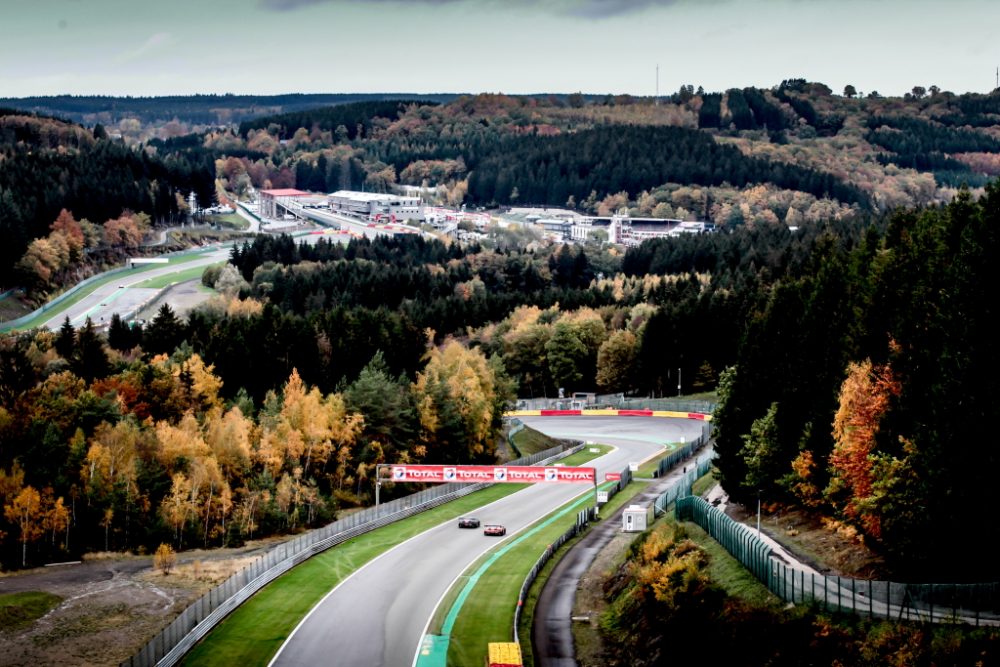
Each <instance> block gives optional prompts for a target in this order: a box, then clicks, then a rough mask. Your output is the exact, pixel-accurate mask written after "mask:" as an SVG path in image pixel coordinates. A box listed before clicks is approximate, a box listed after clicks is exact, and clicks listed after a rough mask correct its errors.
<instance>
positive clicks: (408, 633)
mask: <svg viewBox="0 0 1000 667" xmlns="http://www.w3.org/2000/svg"><path fill="white" fill-rule="evenodd" d="M522 421H524V422H525V423H526V424H527V425H529V426H531V427H532V428H535V429H537V430H539V431H542V432H544V433H546V434H548V435H551V436H553V437H557V438H570V437H575V438H576V439H580V440H594V441H595V442H600V443H602V444H609V445H614V446H616V447H617V448H618V449H616V450H615V451H613V452H611V453H609V454H606V455H605V456H603V457H601V458H600V459H596V460H595V461H593V462H591V463H589V464H587V465H591V466H594V467H596V468H597V475H598V480H603V479H604V473H606V472H612V471H615V472H617V471H620V470H621V469H622V468H624V467H626V466H627V465H628V463H629V462H631V461H641V460H642V459H645V458H647V457H649V456H651V455H653V454H655V453H656V452H658V451H661V450H662V447H663V444H664V443H666V442H679V441H680V439H681V438H682V437H683V438H685V440H690V439H693V438H696V437H697V436H698V434H700V433H701V427H702V423H701V422H695V421H688V420H679V419H664V418H652V417H528V418H524V419H523V420H522ZM580 494H593V487H592V486H590V485H586V484H584V485H578V484H553V485H545V484H539V485H536V486H533V487H529V488H527V489H525V490H523V491H520V492H518V493H515V494H513V495H511V496H508V497H506V498H503V499H501V500H498V501H496V502H494V503H492V504H490V505H488V506H486V507H484V508H482V509H481V510H479V511H477V512H476V516H477V517H478V518H480V519H481V520H482V522H483V523H484V524H485V523H502V524H504V525H505V526H507V538H506V539H510V538H511V537H512V536H513V535H514V534H516V533H517V532H518V531H521V530H523V529H524V528H526V527H527V526H529V525H531V524H532V523H534V522H535V521H537V520H538V519H541V518H542V517H544V516H546V515H547V514H548V513H549V512H551V511H552V510H554V509H555V508H557V507H559V506H560V505H562V504H564V503H565V502H567V501H568V500H570V499H571V498H573V497H575V496H577V495H580ZM500 541H501V540H497V539H496V538H488V537H485V536H484V535H483V534H482V531H481V530H461V529H459V528H458V527H457V525H456V522H453V521H448V522H446V523H444V524H441V525H438V526H436V527H434V528H432V529H430V530H428V531H426V532H424V533H422V534H420V535H417V536H416V537H414V538H412V539H410V540H408V541H407V542H405V543H403V544H401V545H399V546H397V547H395V548H394V549H391V550H390V551H388V552H386V553H385V554H383V555H382V556H380V557H378V558H376V559H375V560H373V561H371V562H370V563H368V564H367V565H365V566H364V567H362V568H361V569H360V570H358V571H357V572H355V573H354V574H353V575H351V576H350V577H349V578H348V579H346V580H345V581H343V582H342V583H341V584H340V585H339V586H338V587H337V588H335V589H334V590H333V591H332V592H331V593H330V594H328V595H327V596H326V597H325V598H324V599H323V600H322V601H321V602H320V603H319V604H318V605H317V606H316V607H314V608H313V610H312V611H311V612H310V614H309V615H308V616H307V617H306V619H305V620H304V621H303V622H302V623H301V624H300V625H299V627H298V628H296V630H295V631H294V632H293V633H292V636H291V637H289V639H288V641H286V642H285V644H284V645H283V646H282V648H281V649H280V650H279V652H278V654H277V655H276V656H275V658H274V660H273V661H272V663H271V664H272V665H282V666H284V665H289V666H291V665H295V666H302V667H305V666H306V665H309V666H312V665H317V664H323V665H340V666H345V667H378V666H386V667H409V666H410V665H413V664H414V663H415V661H416V658H417V653H418V650H419V647H420V643H421V640H422V639H423V635H424V632H425V629H426V627H427V625H428V623H429V621H430V618H431V616H432V615H433V614H434V611H435V609H436V608H437V606H438V603H439V602H440V599H441V598H442V596H443V595H444V594H445V593H446V592H447V590H448V589H449V587H450V586H451V585H452V583H453V582H454V581H455V580H456V579H457V578H458V577H459V576H461V574H462V573H463V572H464V571H465V570H466V569H467V568H468V567H469V566H470V565H471V564H472V563H473V562H474V561H475V560H476V559H477V558H478V557H479V556H481V555H482V554H484V553H485V552H486V551H488V550H489V549H491V548H492V547H494V546H495V545H497V544H498V543H500ZM504 611H505V612H509V610H504Z"/></svg>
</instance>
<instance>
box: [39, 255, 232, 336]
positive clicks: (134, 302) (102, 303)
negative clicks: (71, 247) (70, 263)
mask: <svg viewBox="0 0 1000 667" xmlns="http://www.w3.org/2000/svg"><path fill="white" fill-rule="evenodd" d="M229 252H230V251H229V248H228V247H225V248H219V249H217V250H213V251H209V252H206V253H204V254H202V255H201V256H200V257H198V258H197V259H194V260H191V261H187V262H181V263H176V264H175V263H170V264H163V265H154V266H155V268H153V269H148V268H146V267H142V268H143V269H144V270H142V271H139V269H138V268H136V269H132V270H129V271H122V272H121V273H119V274H117V276H116V278H115V280H113V281H111V282H109V283H107V284H106V285H101V286H100V287H98V288H96V289H94V291H92V292H91V293H90V294H88V295H87V296H85V297H83V298H82V299H80V300H79V301H78V302H76V303H75V304H73V305H72V306H70V307H69V308H67V309H66V310H60V312H59V313H58V314H57V315H54V316H53V317H51V318H50V319H49V320H47V321H46V322H45V323H44V324H42V326H43V327H46V328H48V329H58V328H59V327H61V326H62V324H63V322H65V321H66V317H67V316H68V317H69V321H70V324H72V325H73V326H74V327H80V326H83V325H84V323H85V322H86V320H87V317H90V320H91V322H93V323H94V324H95V325H96V326H102V325H106V324H108V323H110V322H111V316H112V315H114V314H115V313H118V314H119V315H120V316H122V317H124V316H126V315H128V314H130V313H134V312H135V311H136V309H138V308H139V307H141V306H142V305H143V304H145V303H146V302H148V301H149V300H151V299H153V298H155V297H156V296H157V295H158V294H159V293H160V289H158V288H150V287H138V285H141V284H142V283H144V282H146V281H147V280H150V279H152V278H158V277H160V276H165V275H169V274H172V273H178V272H180V271H186V270H188V269H192V268H194V267H198V266H208V265H210V264H216V263H218V262H224V261H226V260H227V259H229Z"/></svg>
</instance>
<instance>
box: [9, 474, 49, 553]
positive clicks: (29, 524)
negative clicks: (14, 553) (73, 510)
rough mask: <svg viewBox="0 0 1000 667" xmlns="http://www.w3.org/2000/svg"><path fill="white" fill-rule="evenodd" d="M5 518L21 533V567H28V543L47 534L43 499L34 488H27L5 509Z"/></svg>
mask: <svg viewBox="0 0 1000 667" xmlns="http://www.w3.org/2000/svg"><path fill="white" fill-rule="evenodd" d="M3 512H4V516H5V517H7V520H8V521H10V522H11V523H14V524H16V525H17V528H18V530H19V531H20V533H21V567H27V565H28V542H34V541H35V540H37V539H38V538H39V537H41V536H42V535H44V534H45V515H44V513H43V512H42V499H41V496H40V495H39V493H38V491H37V490H35V488H34V487H32V486H26V487H24V488H23V489H21V491H20V492H19V493H18V494H17V495H16V496H14V499H13V500H12V501H10V502H9V503H8V504H6V505H4V508H3Z"/></svg>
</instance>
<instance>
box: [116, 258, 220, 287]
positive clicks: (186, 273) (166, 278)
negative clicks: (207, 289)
mask: <svg viewBox="0 0 1000 667" xmlns="http://www.w3.org/2000/svg"><path fill="white" fill-rule="evenodd" d="M223 264H225V262H218V263H216V264H206V265H204V266H195V267H192V268H190V269H182V270H180V271H177V272H175V273H167V274H164V275H162V276H157V277H156V278H150V279H149V280H146V281H144V282H141V283H139V284H138V285H135V287H145V288H150V289H163V288H164V287H167V286H168V285H172V284H174V283H183V282H187V281H189V280H197V279H199V278H201V276H202V274H203V273H205V269H207V268H209V267H211V266H222V265H223Z"/></svg>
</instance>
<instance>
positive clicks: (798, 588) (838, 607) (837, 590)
mask: <svg viewBox="0 0 1000 667" xmlns="http://www.w3.org/2000/svg"><path fill="white" fill-rule="evenodd" d="M674 515H675V516H676V518H677V519H678V520H679V521H693V522H695V523H697V524H698V525H699V526H701V527H702V528H703V529H704V530H705V531H706V532H707V533H708V534H709V535H710V536H711V537H712V538H713V539H714V540H715V541H717V542H718V543H719V544H720V545H722V547H723V548H725V549H726V551H728V552H729V553H730V555H732V556H733V557H734V558H736V559H737V560H738V561H740V563H742V564H743V566H744V567H745V568H747V569H748V570H749V571H750V572H751V573H752V574H753V575H754V576H755V577H756V578H757V580H758V581H760V582H761V583H763V584H764V585H765V586H767V588H768V590H770V591H771V592H772V593H774V594H775V595H777V596H778V597H780V598H781V599H782V600H784V601H786V602H791V603H792V604H814V605H817V606H818V607H819V608H821V609H823V610H825V611H833V612H848V613H854V614H860V615H865V616H868V617H869V618H886V619H892V620H897V621H922V622H931V623H965V624H970V625H975V626H976V627H979V626H981V625H993V626H996V625H1000V582H987V583H970V584H951V583H945V584H909V583H897V582H892V581H875V580H868V579H854V578H852V577H841V576H837V575H833V576H829V575H823V574H819V573H817V572H815V571H812V570H810V569H807V568H804V567H802V566H796V565H789V564H787V563H784V562H781V561H779V560H776V559H772V558H771V552H772V550H771V548H770V547H769V546H768V545H767V544H766V543H765V542H763V541H762V540H761V539H760V538H758V537H757V535H756V534H755V532H754V531H753V529H751V528H750V527H749V526H746V525H744V524H741V523H739V522H737V521H734V520H733V519H732V518H730V517H729V516H727V515H726V514H725V513H724V512H722V511H721V510H719V509H718V508H717V507H714V506H713V505H711V504H709V503H708V502H706V501H705V500H704V499H702V498H698V497H695V496H688V497H685V498H680V499H679V500H678V501H677V503H676V504H675V505H674Z"/></svg>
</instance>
